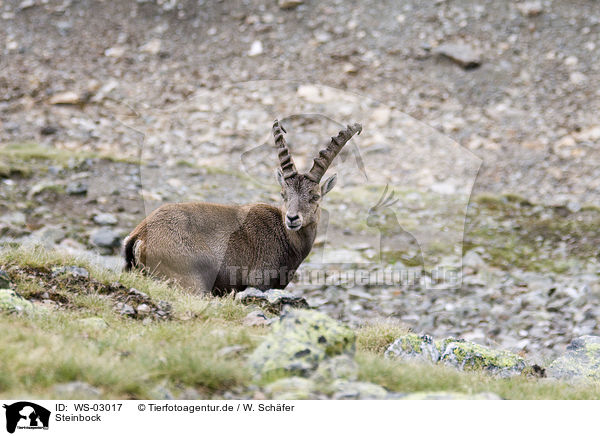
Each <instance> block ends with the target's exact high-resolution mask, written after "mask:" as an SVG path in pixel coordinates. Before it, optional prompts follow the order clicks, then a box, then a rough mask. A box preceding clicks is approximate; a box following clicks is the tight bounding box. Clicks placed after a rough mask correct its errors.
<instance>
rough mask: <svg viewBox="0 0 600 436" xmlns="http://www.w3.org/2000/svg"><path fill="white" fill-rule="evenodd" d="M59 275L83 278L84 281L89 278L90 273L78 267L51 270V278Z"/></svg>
mask: <svg viewBox="0 0 600 436" xmlns="http://www.w3.org/2000/svg"><path fill="white" fill-rule="evenodd" d="M61 274H67V275H70V276H73V277H83V278H84V279H87V278H89V277H90V272H89V271H88V270H87V269H85V268H81V267H79V266H61V267H55V268H52V276H53V277H56V276H59V275H61Z"/></svg>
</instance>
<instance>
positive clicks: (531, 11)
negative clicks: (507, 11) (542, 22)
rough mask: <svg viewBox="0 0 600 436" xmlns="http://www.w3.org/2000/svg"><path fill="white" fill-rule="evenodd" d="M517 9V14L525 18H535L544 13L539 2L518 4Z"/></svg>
mask: <svg viewBox="0 0 600 436" xmlns="http://www.w3.org/2000/svg"><path fill="white" fill-rule="evenodd" d="M517 9H519V12H521V14H523V16H525V17H536V16H538V15H540V14H541V13H542V12H544V6H543V5H542V2H541V1H539V0H536V1H530V2H523V3H518V4H517Z"/></svg>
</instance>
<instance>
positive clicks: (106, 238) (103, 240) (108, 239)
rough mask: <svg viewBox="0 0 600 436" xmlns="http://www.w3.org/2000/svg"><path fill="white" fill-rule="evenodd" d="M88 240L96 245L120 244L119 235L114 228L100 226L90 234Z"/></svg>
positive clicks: (112, 245) (111, 245)
mask: <svg viewBox="0 0 600 436" xmlns="http://www.w3.org/2000/svg"><path fill="white" fill-rule="evenodd" d="M90 242H91V243H92V244H93V245H95V246H97V247H105V248H114V247H119V246H120V245H121V235H120V234H119V233H118V232H117V231H115V230H112V229H108V228H101V229H98V230H96V231H94V232H93V233H92V234H91V235H90Z"/></svg>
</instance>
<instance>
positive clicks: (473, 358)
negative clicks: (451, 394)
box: [385, 333, 544, 377]
mask: <svg viewBox="0 0 600 436" xmlns="http://www.w3.org/2000/svg"><path fill="white" fill-rule="evenodd" d="M385 357H387V358H392V359H401V360H408V361H411V360H412V361H421V362H431V363H437V362H441V363H444V364H446V365H449V366H453V367H455V368H457V369H459V370H461V371H464V370H484V371H486V372H489V373H491V374H493V375H497V376H499V377H512V376H515V375H520V374H529V375H539V376H543V374H544V370H543V369H542V368H540V367H538V366H537V365H533V366H531V365H529V364H527V362H526V361H525V360H524V359H523V358H522V357H521V356H519V355H517V354H514V353H511V352H509V351H505V350H495V349H493V348H489V347H484V346H483V345H479V344H476V343H474V342H470V341H465V340H462V339H456V338H453V337H449V338H446V339H443V340H441V341H434V340H433V338H431V337H430V336H427V335H423V336H420V335H416V334H414V333H408V334H406V335H403V336H401V337H399V338H398V339H396V340H395V341H394V342H393V343H392V344H391V345H390V346H389V347H388V348H387V350H386V351H385Z"/></svg>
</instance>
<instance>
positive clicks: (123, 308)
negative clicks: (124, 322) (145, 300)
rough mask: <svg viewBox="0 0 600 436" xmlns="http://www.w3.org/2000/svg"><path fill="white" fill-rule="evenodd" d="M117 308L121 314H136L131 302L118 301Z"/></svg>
mask: <svg viewBox="0 0 600 436" xmlns="http://www.w3.org/2000/svg"><path fill="white" fill-rule="evenodd" d="M116 308H117V310H118V311H119V313H120V314H121V315H125V316H135V309H134V308H133V307H131V306H130V305H129V304H125V303H117V305H116Z"/></svg>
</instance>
